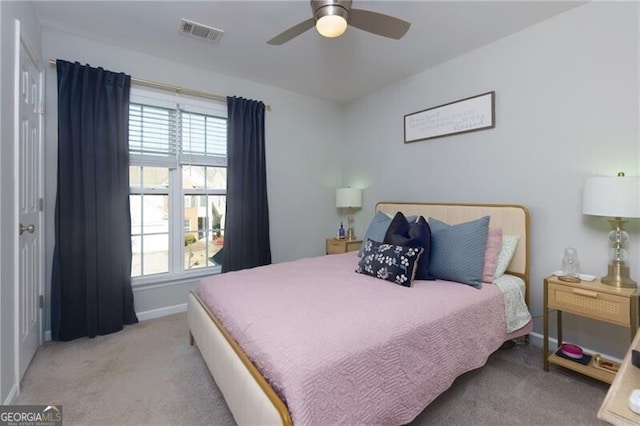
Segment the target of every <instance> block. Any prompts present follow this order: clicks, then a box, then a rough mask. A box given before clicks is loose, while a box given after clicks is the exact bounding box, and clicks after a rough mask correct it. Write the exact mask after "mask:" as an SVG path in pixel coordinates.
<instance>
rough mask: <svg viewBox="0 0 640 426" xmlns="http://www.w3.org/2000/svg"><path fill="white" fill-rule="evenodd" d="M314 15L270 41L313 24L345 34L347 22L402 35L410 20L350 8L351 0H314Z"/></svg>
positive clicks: (330, 32) (282, 39)
mask: <svg viewBox="0 0 640 426" xmlns="http://www.w3.org/2000/svg"><path fill="white" fill-rule="evenodd" d="M311 10H312V11H313V18H309V19H307V20H306V21H303V22H301V23H299V24H297V25H294V26H293V27H291V28H289V29H288V30H285V31H284V32H282V33H280V34H278V35H277V36H275V37H274V38H272V39H271V40H269V41H268V42H267V43H268V44H271V45H274V46H279V45H281V44H283V43H286V42H287V41H289V40H291V39H292V38H294V37H297V36H299V35H300V34H302V33H303V32H305V31H307V30H309V29H311V28H312V27H313V26H314V25H315V27H316V29H317V30H318V32H319V33H320V34H321V35H323V36H325V37H338V36H340V35H342V34H343V33H344V32H345V31H346V29H347V25H351V26H354V27H356V28H359V29H361V30H364V31H367V32H370V33H373V34H377V35H380V36H383V37H388V38H393V39H396V40H397V39H400V38H402V36H404V35H405V34H406V32H407V31H409V27H410V26H411V24H410V23H409V22H407V21H403V20H402V19H398V18H394V17H393V16H389V15H385V14H382V13H378V12H372V11H370V10H363V9H351V0H311Z"/></svg>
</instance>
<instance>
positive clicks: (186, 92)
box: [49, 59, 271, 111]
mask: <svg viewBox="0 0 640 426" xmlns="http://www.w3.org/2000/svg"><path fill="white" fill-rule="evenodd" d="M49 65H51V66H52V67H55V66H56V60H55V59H49ZM131 82H132V83H134V84H138V85H140V86H146V87H152V88H154V89H161V90H168V91H171V92H175V93H176V94H177V95H180V94H183V95H190V96H197V97H199V98H206V99H213V100H216V101H221V102H225V103H226V102H227V97H226V96H222V95H215V94H213V93H207V92H201V91H199V90H193V89H187V88H185V87H180V86H173V85H171V84H165V83H157V82H155V81H149V80H142V79H140V78H135V77H131ZM265 108H266V109H267V111H271V105H265Z"/></svg>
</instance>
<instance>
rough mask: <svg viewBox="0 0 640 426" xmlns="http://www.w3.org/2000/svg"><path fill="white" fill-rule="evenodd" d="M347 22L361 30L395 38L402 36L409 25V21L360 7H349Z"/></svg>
mask: <svg viewBox="0 0 640 426" xmlns="http://www.w3.org/2000/svg"><path fill="white" fill-rule="evenodd" d="M349 24H350V25H353V26H354V27H356V28H360V29H361V30H363V31H367V32H370V33H373V34H377V35H381V36H383V37H388V38H394V39H396V40H398V39H400V38H402V36H404V35H405V34H406V33H407V31H409V27H411V24H410V23H408V22H407V21H403V20H402V19H398V18H394V17H393V16H389V15H385V14H382V13H378V12H372V11H370V10H362V9H351V11H350V12H349Z"/></svg>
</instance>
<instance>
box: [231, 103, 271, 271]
mask: <svg viewBox="0 0 640 426" xmlns="http://www.w3.org/2000/svg"><path fill="white" fill-rule="evenodd" d="M264 110H265V105H264V103H262V102H259V101H253V100H248V99H243V98H238V97H235V96H233V97H228V98H227V111H228V121H227V159H228V166H227V167H228V169H227V216H226V219H225V234H224V257H223V259H222V272H228V271H237V270H240V269H247V268H253V267H255V266H261V265H268V264H270V263H271V243H270V241H269V205H268V203H267V170H266V162H265V138H264Z"/></svg>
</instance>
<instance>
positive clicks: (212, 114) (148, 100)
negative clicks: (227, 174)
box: [129, 90, 227, 168]
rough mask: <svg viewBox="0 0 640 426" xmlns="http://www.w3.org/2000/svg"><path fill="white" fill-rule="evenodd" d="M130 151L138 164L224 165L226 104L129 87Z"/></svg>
mask: <svg viewBox="0 0 640 426" xmlns="http://www.w3.org/2000/svg"><path fill="white" fill-rule="evenodd" d="M129 154H130V158H131V163H132V164H137V165H156V166H166V167H172V168H175V167H178V166H179V165H181V164H189V165H191V164H200V165H211V166H222V167H224V166H226V165H227V117H226V105H224V104H219V105H214V106H213V107H212V104H211V103H207V104H205V103H200V102H198V101H197V100H191V99H189V100H188V101H185V99H183V98H180V97H178V96H175V95H173V96H172V95H166V94H158V93H153V92H142V91H136V92H134V91H133V90H132V95H131V103H130V106H129Z"/></svg>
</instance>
